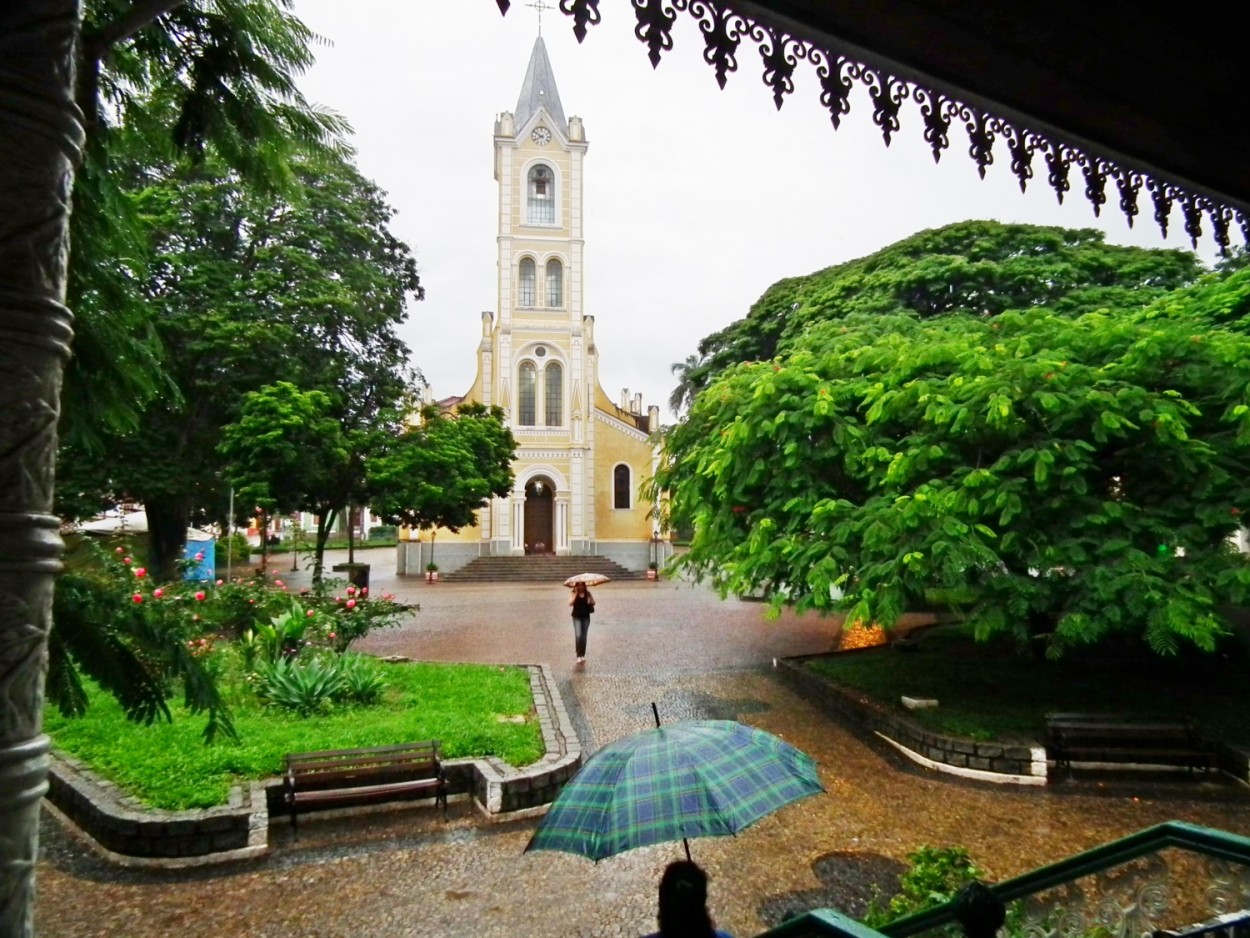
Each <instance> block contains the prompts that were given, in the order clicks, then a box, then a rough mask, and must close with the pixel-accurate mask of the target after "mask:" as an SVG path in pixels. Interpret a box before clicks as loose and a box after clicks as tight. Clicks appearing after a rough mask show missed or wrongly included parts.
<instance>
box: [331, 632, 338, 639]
mask: <svg viewBox="0 0 1250 938" xmlns="http://www.w3.org/2000/svg"><path fill="white" fill-rule="evenodd" d="M336 638H338V636H337V635H335V634H334V633H333V632H331V633H330V639H331V640H333V639H336Z"/></svg>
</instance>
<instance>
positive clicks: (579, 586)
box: [573, 580, 586, 594]
mask: <svg viewBox="0 0 1250 938" xmlns="http://www.w3.org/2000/svg"><path fill="white" fill-rule="evenodd" d="M573 592H574V593H578V594H581V593H584V592H586V584H585V583H583V582H582V581H581V580H578V581H577V582H576V583H574V584H573Z"/></svg>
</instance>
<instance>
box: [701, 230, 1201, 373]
mask: <svg viewBox="0 0 1250 938" xmlns="http://www.w3.org/2000/svg"><path fill="white" fill-rule="evenodd" d="M1201 270H1202V268H1201V265H1200V264H1199V262H1198V259H1197V258H1196V257H1195V256H1194V255H1193V254H1192V253H1190V252H1188V251H1174V250H1168V251H1165V250H1156V249H1149V248H1136V247H1120V246H1117V245H1110V244H1107V243H1106V242H1105V241H1104V239H1103V234H1102V232H1100V231H1095V230H1093V229H1066V228H1050V227H1039V226H1036V225H1008V224H1003V223H1001V222H994V221H966V222H959V223H957V224H953V225H947V226H946V227H944V228H937V229H933V230H930V231H922V232H920V233H918V234H915V235H912V236H911V237H910V238H906V239H904V240H902V241H899V242H898V243H896V244H892V245H890V246H889V247H886V248H882V249H881V250H880V251H877V252H876V253H875V254H870V255H868V256H867V257H861V258H858V259H856V260H853V261H848V262H847V263H845V264H839V265H837V266H834V267H829V268H826V269H825V270H822V271H818V272H817V273H814V274H811V275H809V276H806V277H792V278H789V279H786V280H781V281H779V282H777V283H776V284H774V285H773V286H771V287H769V288H768V290H767V291H765V293H764V295H763V296H761V297H760V298H759V299H758V300H757V301H756V302H755V304H754V305H753V306H752V307H751V309H750V311H749V312H748V313H747V315H746V317H745V318H743V319H740V320H738V321H737V322H735V323H733V324H731V325H729V326H727V327H726V328H724V329H722V330H720V331H718V332H715V333H713V334H712V335H709V336H707V337H706V338H705V339H703V341H701V342H700V343H699V355H700V357H701V359H702V360H701V362H699V363H698V364H697V365H696V367H694V368H691V369H687V370H686V372H685V374H684V375H683V382H684V385H685V386H686V387H687V388H688V389H690V391H692V392H697V391H698V390H699V389H701V388H703V387H706V386H707V385H708V384H709V383H710V381H711V380H712V379H713V378H714V377H715V376H716V375H718V374H720V373H721V372H722V371H724V370H725V369H726V368H728V367H730V366H732V365H736V364H737V363H739V362H744V361H768V360H770V359H772V358H773V356H775V355H777V354H779V353H784V352H785V349H786V346H787V344H788V343H789V342H791V341H793V340H794V339H796V338H797V337H799V336H800V335H802V334H803V332H804V330H805V329H807V327H808V326H810V325H812V324H814V323H817V322H823V321H825V320H829V319H841V318H843V317H846V316H850V315H852V314H855V313H865V314H871V315H886V314H891V313H912V314H914V315H916V316H919V317H922V318H928V317H932V316H942V315H947V314H950V313H966V314H970V315H975V316H996V315H998V314H999V313H1002V312H1005V311H1007V310H1011V309H1016V310H1024V309H1032V308H1034V307H1045V308H1047V309H1050V310H1052V311H1053V312H1056V313H1059V314H1061V315H1066V316H1078V315H1081V314H1083V313H1087V312H1095V311H1097V310H1100V309H1106V310H1116V309H1138V308H1140V307H1141V306H1142V305H1144V304H1145V303H1147V302H1149V301H1150V300H1152V299H1154V298H1155V297H1158V296H1161V295H1162V294H1164V293H1166V292H1168V291H1170V290H1174V289H1176V288H1178V287H1181V286H1184V285H1186V284H1188V283H1190V282H1192V281H1194V280H1195V279H1196V278H1197V277H1198V275H1199V274H1200V273H1201ZM687 361H689V360H687Z"/></svg>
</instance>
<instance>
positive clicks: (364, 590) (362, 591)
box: [360, 586, 369, 596]
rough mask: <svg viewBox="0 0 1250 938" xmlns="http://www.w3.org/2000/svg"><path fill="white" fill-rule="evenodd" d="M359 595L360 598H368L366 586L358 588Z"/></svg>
mask: <svg viewBox="0 0 1250 938" xmlns="http://www.w3.org/2000/svg"><path fill="white" fill-rule="evenodd" d="M360 595H361V596H368V595H369V587H367V586H362V587H361V588H360Z"/></svg>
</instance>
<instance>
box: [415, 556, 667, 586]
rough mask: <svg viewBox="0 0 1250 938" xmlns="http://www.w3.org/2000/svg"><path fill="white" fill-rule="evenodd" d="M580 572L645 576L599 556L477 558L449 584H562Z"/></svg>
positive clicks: (446, 576) (447, 576)
mask: <svg viewBox="0 0 1250 938" xmlns="http://www.w3.org/2000/svg"><path fill="white" fill-rule="evenodd" d="M579 573H602V574H603V575H604V576H606V577H609V578H610V579H612V580H642V579H646V573H645V572H644V571H641V570H629V569H627V568H626V567H623V566H621V565H620V564H619V563H617V562H616V561H614V560H611V559H609V558H607V557H603V556H600V555H597V554H591V555H586V556H573V557H564V556H560V557H557V556H552V555H543V556H537V557H534V556H530V557H478V558H477V559H476V560H473V561H472V562H470V563H469V564H467V565H465V566H463V567H461V568H460V569H459V570H456V571H454V572H452V573H447V574H444V575H441V576H440V579H442V580H444V581H446V582H448V583H550V582H553V581H554V582H556V583H559V582H561V581H563V580H567V579H568V578H569V577H571V576H577V574H579Z"/></svg>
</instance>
